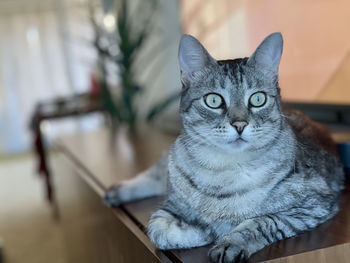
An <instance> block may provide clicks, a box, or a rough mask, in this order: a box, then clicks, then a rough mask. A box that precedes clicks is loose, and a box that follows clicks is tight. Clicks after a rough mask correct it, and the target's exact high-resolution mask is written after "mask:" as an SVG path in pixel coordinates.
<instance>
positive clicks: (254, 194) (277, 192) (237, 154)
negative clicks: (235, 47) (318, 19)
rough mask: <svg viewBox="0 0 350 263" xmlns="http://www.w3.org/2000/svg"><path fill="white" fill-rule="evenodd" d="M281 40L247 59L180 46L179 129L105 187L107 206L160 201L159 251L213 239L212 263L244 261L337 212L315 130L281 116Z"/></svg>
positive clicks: (329, 162) (329, 153)
mask: <svg viewBox="0 0 350 263" xmlns="http://www.w3.org/2000/svg"><path fill="white" fill-rule="evenodd" d="M282 46H283V39H282V36H281V34H280V33H274V34H271V35H269V36H268V37H267V38H265V40H264V41H263V42H262V43H261V44H260V46H259V47H258V48H257V49H256V51H255V52H254V53H253V55H252V56H251V57H249V58H243V59H235V60H223V61H216V60H215V59H214V58H212V57H211V56H210V54H209V53H208V52H207V50H206V49H205V48H204V47H203V46H202V45H201V43H200V42H199V41H198V40H197V39H195V38H194V37H192V36H190V35H184V36H183V37H182V39H181V42H180V48H179V62H180V68H181V80H182V84H183V89H182V96H181V103H180V113H181V118H182V124H183V128H182V131H181V134H180V135H179V136H178V137H177V139H176V141H175V142H174V144H173V145H172V146H171V148H170V150H169V152H168V153H166V154H164V156H163V157H162V158H161V160H160V161H159V162H158V164H156V165H155V166H154V167H152V168H150V169H149V170H148V171H146V172H143V173H142V174H140V175H138V176H137V177H136V178H134V179H132V180H129V181H126V182H124V183H122V184H121V185H119V186H117V187H114V188H111V189H110V190H109V191H107V193H106V196H105V199H104V201H105V203H106V204H108V205H119V204H121V203H123V202H129V201H133V200H136V199H140V198H145V197H150V196H155V195H164V194H165V195H166V201H165V202H164V204H163V205H162V207H161V209H159V210H158V211H156V212H155V213H154V214H153V215H152V216H151V218H150V221H149V224H148V228H147V229H148V236H149V238H150V239H151V241H152V242H153V243H154V244H155V245H156V247H157V248H160V249H184V248H191V247H199V246H204V245H207V244H210V243H213V244H214V245H213V247H212V248H211V250H210V251H209V257H210V260H211V261H213V262H244V261H245V260H246V259H247V258H248V257H250V255H252V254H253V253H255V252H257V251H258V250H260V249H262V248H263V247H265V246H268V245H270V244H272V243H274V242H276V241H278V240H281V239H286V238H289V237H292V236H295V235H297V234H299V233H301V232H304V231H307V230H310V229H313V228H314V227H316V226H318V225H319V224H321V223H323V222H325V221H326V220H328V219H330V218H331V217H333V216H334V215H335V214H336V213H337V211H338V205H337V199H338V197H339V193H340V190H341V189H342V188H343V179H344V175H343V169H342V165H341V164H340V162H339V160H338V157H337V156H336V154H335V148H334V144H333V143H332V142H331V139H330V137H329V135H328V133H327V131H325V130H324V129H323V128H321V127H320V125H318V124H316V123H314V122H312V121H311V120H310V119H308V118H307V117H304V116H303V115H302V114H300V113H298V112H293V111H292V112H288V113H287V112H283V111H282V109H281V97H280V89H279V85H278V67H279V63H280V59H281V55H282Z"/></svg>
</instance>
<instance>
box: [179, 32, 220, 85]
mask: <svg viewBox="0 0 350 263" xmlns="http://www.w3.org/2000/svg"><path fill="white" fill-rule="evenodd" d="M179 62H180V70H181V79H182V81H183V82H184V83H186V82H189V81H191V80H192V78H193V73H195V72H197V71H200V70H202V69H203V68H205V67H207V66H209V65H210V64H213V63H216V61H215V59H214V58H212V56H210V54H209V53H208V51H207V50H206V49H205V48H204V47H203V45H202V44H201V43H200V42H199V41H198V40H197V39H196V38H194V37H193V36H191V35H183V36H182V38H181V41H180V47H179Z"/></svg>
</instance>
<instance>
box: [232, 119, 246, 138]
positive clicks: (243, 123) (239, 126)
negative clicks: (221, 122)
mask: <svg viewBox="0 0 350 263" xmlns="http://www.w3.org/2000/svg"><path fill="white" fill-rule="evenodd" d="M231 125H232V126H233V127H235V128H236V131H237V133H238V134H239V135H241V134H242V132H243V130H244V128H245V127H246V126H247V125H248V122H246V121H233V122H231Z"/></svg>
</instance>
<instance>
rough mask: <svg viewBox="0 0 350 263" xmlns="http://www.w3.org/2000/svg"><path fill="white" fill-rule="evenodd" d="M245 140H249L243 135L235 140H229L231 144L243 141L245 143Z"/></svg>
mask: <svg viewBox="0 0 350 263" xmlns="http://www.w3.org/2000/svg"><path fill="white" fill-rule="evenodd" d="M245 142H248V141H247V140H245V139H243V138H242V137H241V136H240V137H238V138H237V139H235V140H231V141H229V143H230V144H231V143H238V144H241V143H245Z"/></svg>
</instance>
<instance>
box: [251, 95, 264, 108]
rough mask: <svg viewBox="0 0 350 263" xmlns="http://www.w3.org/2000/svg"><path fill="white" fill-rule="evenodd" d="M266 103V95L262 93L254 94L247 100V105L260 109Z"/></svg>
mask: <svg viewBox="0 0 350 263" xmlns="http://www.w3.org/2000/svg"><path fill="white" fill-rule="evenodd" d="M265 102H266V95H265V93H264V92H255V93H254V94H253V95H252V96H250V98H249V104H250V105H252V106H253V107H261V106H263V105H264V104H265Z"/></svg>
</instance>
